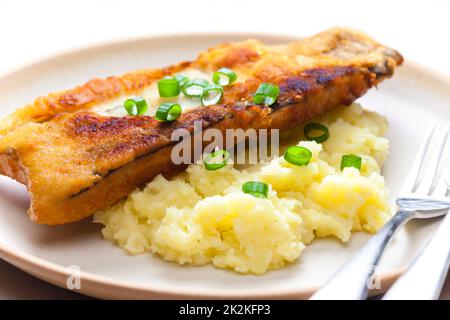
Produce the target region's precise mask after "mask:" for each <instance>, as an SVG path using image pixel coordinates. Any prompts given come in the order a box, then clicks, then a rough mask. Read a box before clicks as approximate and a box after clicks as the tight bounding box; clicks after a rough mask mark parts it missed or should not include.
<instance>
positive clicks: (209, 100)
mask: <svg viewBox="0 0 450 320" xmlns="http://www.w3.org/2000/svg"><path fill="white" fill-rule="evenodd" d="M222 96H223V88H222V87H221V86H217V85H209V86H207V87H205V89H204V91H203V94H202V98H201V99H202V104H203V105H204V106H212V105H214V104H216V103H218V102H219V101H220V100H221V99H222Z"/></svg>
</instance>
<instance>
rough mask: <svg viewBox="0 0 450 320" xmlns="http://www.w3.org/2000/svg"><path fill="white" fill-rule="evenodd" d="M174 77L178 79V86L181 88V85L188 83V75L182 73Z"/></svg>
mask: <svg viewBox="0 0 450 320" xmlns="http://www.w3.org/2000/svg"><path fill="white" fill-rule="evenodd" d="M175 79H177V80H178V87H180V88H183V86H184V85H185V84H186V83H188V81H189V77H188V76H185V75H184V74H177V75H176V76H175Z"/></svg>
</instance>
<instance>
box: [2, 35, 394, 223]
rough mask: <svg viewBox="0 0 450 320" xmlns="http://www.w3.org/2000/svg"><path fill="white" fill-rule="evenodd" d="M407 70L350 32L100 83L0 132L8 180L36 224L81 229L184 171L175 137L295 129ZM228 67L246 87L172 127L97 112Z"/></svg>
mask: <svg viewBox="0 0 450 320" xmlns="http://www.w3.org/2000/svg"><path fill="white" fill-rule="evenodd" d="M401 62H402V58H401V56H400V55H399V54H398V53H397V52H396V51H394V50H392V49H389V48H386V47H384V46H381V45H380V44H378V43H376V42H375V41H374V40H372V39H370V38H369V37H367V36H365V35H363V34H361V33H360V32H357V31H353V30H348V29H332V30H329V31H326V32H324V33H321V34H318V35H316V36H313V37H311V38H307V39H304V40H302V41H298V42H295V43H292V44H289V45H281V46H266V45H264V44H262V43H261V42H259V41H256V40H248V41H244V42H241V43H226V44H222V45H219V46H216V47H214V48H211V49H209V50H208V51H206V52H204V53H201V54H200V55H199V57H198V59H197V60H195V61H193V62H184V63H181V64H178V65H175V66H172V67H169V68H165V69H158V70H150V71H137V72H132V73H128V74H125V75H124V76H121V77H109V78H107V79H104V80H93V81H90V82H88V83H87V84H85V85H83V86H80V87H77V88H75V89H73V90H68V91H65V92H60V93H55V94H50V95H49V96H47V97H45V98H38V99H37V100H36V101H35V103H34V104H31V105H28V106H25V107H23V108H22V109H19V110H18V111H16V112H15V113H13V114H12V115H10V116H8V117H7V118H6V119H5V120H3V121H2V122H0V128H2V133H3V134H4V136H3V137H2V138H1V139H0V173H1V174H3V175H7V176H10V177H12V178H14V179H16V180H17V181H19V182H21V183H24V184H25V185H26V186H27V188H28V191H29V193H30V196H31V208H30V210H29V214H30V216H31V218H32V219H33V220H34V221H36V222H38V223H45V224H61V223H68V222H72V221H77V220H80V219H82V218H84V217H86V216H89V215H91V214H92V213H94V212H95V211H96V210H99V209H103V208H106V207H108V206H110V205H112V204H114V203H115V202H117V201H118V200H120V199H122V198H123V197H125V196H127V195H128V194H129V193H130V192H132V191H133V190H134V189H135V188H136V187H139V186H141V185H143V184H145V183H146V182H149V181H151V180H152V179H153V178H154V177H155V176H156V175H158V174H160V173H163V174H171V173H173V172H176V171H179V170H182V169H183V168H184V166H176V165H174V164H173V163H172V162H171V159H170V153H171V150H172V148H173V146H174V144H173V143H172V142H171V141H170V137H171V134H172V132H173V131H174V130H177V129H179V128H184V129H188V130H189V131H190V132H192V131H193V124H194V121H201V122H202V124H203V127H204V128H206V127H214V128H217V129H219V130H221V132H225V130H226V129H230V128H243V129H247V128H255V129H259V128H279V129H287V128H289V127H292V126H295V125H297V124H299V123H302V122H305V121H308V120H309V119H311V118H312V117H314V116H317V115H319V114H321V113H323V112H326V110H328V109H330V108H333V107H336V106H339V105H342V104H346V105H348V104H350V103H351V102H353V101H354V100H355V99H356V98H358V97H360V96H361V95H363V94H364V93H365V92H366V91H367V90H368V89H369V88H370V87H372V86H374V85H376V84H377V83H379V82H380V81H382V80H383V79H384V78H387V77H390V76H391V75H392V74H393V71H394V69H395V67H396V66H397V65H399V64H401ZM224 66H226V67H230V68H233V70H236V71H238V72H239V73H240V74H241V75H245V81H243V82H238V83H235V84H233V85H232V86H230V87H226V88H225V91H224V98H223V100H222V101H221V103H220V104H218V105H215V106H211V107H208V108H196V109H193V110H192V111H189V112H186V113H183V114H182V115H181V117H180V118H178V119H177V121H174V122H171V123H160V122H158V121H156V120H155V119H154V118H153V117H151V116H138V117H131V116H126V117H106V116H101V115H98V114H96V113H93V112H91V111H90V110H89V109H90V108H91V107H95V106H96V105H97V104H98V103H101V102H105V101H108V100H109V99H113V98H115V97H119V96H121V95H122V94H123V93H124V92H126V93H137V92H139V91H140V90H142V89H143V88H144V87H146V86H149V85H150V84H152V83H154V82H155V81H157V80H159V79H160V78H161V77H163V76H164V75H168V74H172V73H175V72H181V71H182V70H184V69H185V68H196V69H200V70H203V71H214V70H216V69H218V68H220V67H224ZM262 82H270V83H274V84H277V85H278V86H279V87H280V95H279V97H278V100H277V102H276V104H274V105H272V106H271V107H266V106H256V105H253V103H252V95H253V93H254V92H255V90H256V88H257V87H258V86H259V84H260V83H262ZM36 106H39V108H37V107H36Z"/></svg>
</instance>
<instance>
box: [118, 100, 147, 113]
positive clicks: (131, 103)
mask: <svg viewBox="0 0 450 320" xmlns="http://www.w3.org/2000/svg"><path fill="white" fill-rule="evenodd" d="M123 106H124V108H125V110H127V112H128V114H129V115H130V116H140V115H142V114H144V113H145V112H147V108H148V105H147V101H145V99H144V98H143V97H134V98H131V99H127V100H125V102H124V103H123Z"/></svg>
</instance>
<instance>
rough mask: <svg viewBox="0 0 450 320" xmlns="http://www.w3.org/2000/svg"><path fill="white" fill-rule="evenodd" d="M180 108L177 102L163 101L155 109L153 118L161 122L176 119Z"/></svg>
mask: <svg viewBox="0 0 450 320" xmlns="http://www.w3.org/2000/svg"><path fill="white" fill-rule="evenodd" d="M181 111H182V108H181V106H180V105H179V104H178V103H170V102H167V103H163V104H162V105H160V106H159V108H158V110H156V114H155V119H156V120H158V121H161V122H169V121H173V120H175V119H177V118H178V117H179V116H180V114H181Z"/></svg>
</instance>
